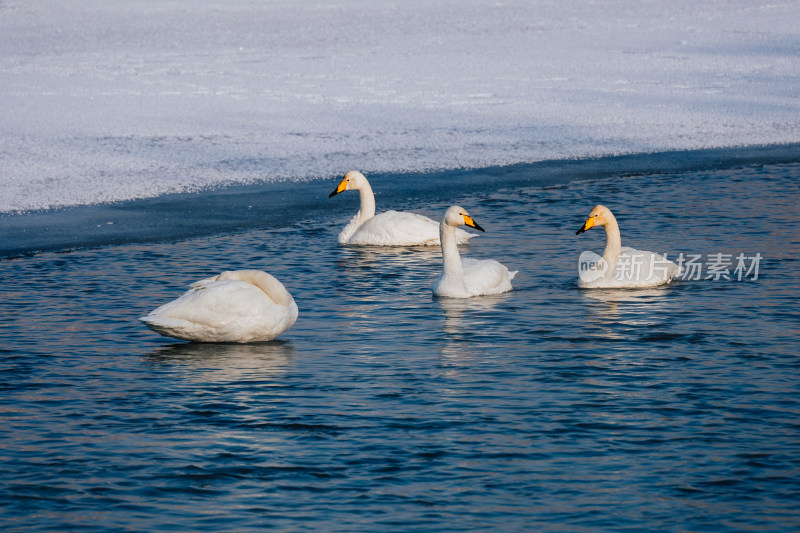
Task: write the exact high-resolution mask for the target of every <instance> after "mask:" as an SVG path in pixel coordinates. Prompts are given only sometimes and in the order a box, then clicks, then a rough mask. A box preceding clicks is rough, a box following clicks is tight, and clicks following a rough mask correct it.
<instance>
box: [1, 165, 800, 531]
mask: <svg viewBox="0 0 800 533" xmlns="http://www.w3.org/2000/svg"><path fill="white" fill-rule="evenodd" d="M334 185H335V183H331V184H328V183H325V184H321V186H320V189H321V190H320V194H324V195H327V193H328V192H330V190H329V189H332V188H333V186H334ZM457 185H458V184H454V187H453V189H452V190H454V191H458V193H457V195H455V196H454V197H453V200H452V202H451V201H446V202H444V201H441V199H439V198H438V197H434V196H433V195H431V196H430V197H421V198H420V197H415V198H414V199H413V201H411V200H409V201H407V202H399V203H398V202H395V203H392V204H391V205H381V204H380V201H381V200H380V196H379V209H381V208H383V209H387V208H401V209H402V208H411V209H413V208H419V207H422V209H420V210H421V211H422V212H424V213H426V214H428V215H430V216H435V217H437V218H438V217H440V216H441V214H442V213H443V212H444V209H445V208H446V207H447V206H448V205H449V204H450V203H456V202H458V203H460V204H461V205H463V206H464V207H465V208H467V209H468V210H469V211H470V213H471V214H472V215H473V216H474V218H475V219H476V221H478V223H479V224H481V225H482V226H483V227H485V228H486V230H487V231H486V233H485V234H481V235H480V236H479V237H477V238H476V239H473V240H472V245H471V246H469V247H465V248H463V249H462V253H463V254H465V255H470V256H473V257H478V258H487V257H492V258H495V259H498V260H500V261H502V262H503V263H505V264H506V265H508V266H509V267H510V268H512V269H518V270H519V271H520V273H519V275H518V277H517V279H516V280H515V283H514V285H515V290H514V291H513V292H511V293H509V294H506V295H502V296H499V297H484V298H477V299H471V300H466V301H451V300H437V299H434V298H433V297H432V296H431V290H430V287H431V284H432V282H433V280H434V279H435V277H436V276H437V275H438V273H439V271H440V268H441V266H440V253H439V250H438V249H423V248H411V249H368V250H361V249H352V248H343V247H340V246H339V245H338V244H337V243H336V235H337V233H338V231H339V229H340V228H341V226H342V225H343V224H344V223H345V222H346V221H347V219H348V218H349V217H350V216H351V215H352V214H353V212H354V211H355V210H356V202H357V197H356V195H355V194H349V195H340V197H337V198H336V199H331V200H330V204H329V205H330V207H329V208H328V211H327V212H314V213H313V214H312V215H311V216H310V217H309V218H306V219H301V220H299V221H294V220H293V221H291V223H289V224H287V225H284V226H283V227H281V226H280V225H279V224H278V225H277V226H276V227H275V228H273V229H269V230H252V231H242V232H225V233H223V234H220V235H215V236H205V237H198V238H194V239H191V240H185V239H178V240H173V241H171V242H165V243H160V244H131V245H119V246H109V247H105V248H99V249H91V250H82V251H73V252H69V253H43V254H38V255H33V256H30V257H22V258H18V259H13V260H6V261H2V262H0V275H2V287H1V288H0V294H2V300H1V301H0V310H2V314H1V315H0V369H1V371H2V375H3V380H2V382H1V383H0V413H2V430H0V462H1V464H2V468H0V487H2V492H0V510H1V511H2V514H1V518H0V521H1V522H2V525H3V527H4V529H5V530H6V531H44V530H65V529H76V530H81V531H101V530H115V531H118V530H130V531H189V530H191V531H202V530H206V531H218V530H231V531H232V530H235V531H248V530H261V529H267V528H270V529H273V530H276V531H354V530H363V531H367V530H370V531H372V530H386V531H412V530H413V531H420V530H426V531H486V530H503V531H513V530H516V531H523V530H526V531H536V530H539V531H600V530H602V531H642V530H651V531H714V532H719V531H740V530H754V529H755V530H759V531H792V530H797V529H798V528H800V511H798V509H800V507H798V502H800V481H798V478H799V476H800V417H799V416H798V415H800V373H799V372H798V371H799V370H800V364H799V361H798V348H799V347H800V344H799V343H798V336H799V334H800V311H798V305H797V304H798V294H799V293H800V278H799V277H798V274H797V273H798V270H800V263H799V262H798V261H799V260H800V231H799V230H798V228H799V227H800V217H799V216H798V205H800V164H782V165H751V166H744V167H739V168H732V169H725V170H717V171H714V170H708V171H706V170H704V171H700V172H682V173H676V174H663V175H657V176H608V177H607V178H604V179H600V180H598V179H591V180H588V179H587V180H578V181H575V182H572V183H569V184H565V185H558V186H551V187H545V186H530V187H527V186H520V187H512V188H509V189H497V190H494V191H492V190H490V189H487V188H484V189H482V190H480V191H478V192H473V193H471V192H470V191H469V188H468V187H463V188H459V187H458V186H457ZM597 203H603V204H604V205H607V206H608V207H610V208H611V209H612V210H613V211H614V212H615V214H616V216H617V218H618V220H619V222H620V225H621V228H622V235H623V243H626V244H629V245H631V246H635V247H638V248H641V249H647V250H653V251H657V252H660V253H664V252H666V253H668V254H669V256H670V257H676V256H677V255H678V254H680V253H684V254H702V255H703V257H704V259H705V258H706V257H707V255H708V254H717V253H724V254H732V256H733V257H735V256H736V255H737V254H740V253H744V254H745V255H746V256H748V257H752V256H754V255H755V254H756V253H760V254H761V255H762V257H763V259H762V260H761V261H760V263H759V271H758V278H757V279H753V278H754V275H753V273H751V275H750V276H747V277H746V278H745V279H742V280H741V281H738V280H735V279H734V280H724V279H720V280H714V279H708V280H707V279H698V280H685V281H680V282H678V283H675V284H674V285H672V286H669V287H667V288H663V289H653V290H638V291H581V290H578V289H577V288H576V280H577V258H578V255H579V254H580V252H581V251H583V250H586V249H591V250H595V251H598V252H599V251H601V250H602V248H603V245H604V235H603V232H602V231H598V230H593V231H590V232H588V233H586V234H583V235H581V236H575V235H574V233H575V230H576V229H578V227H579V226H580V225H581V224H582V223H583V221H584V220H585V217H586V215H587V214H588V212H589V211H590V210H591V208H592V207H593V206H594V205H595V204H597ZM238 268H260V269H264V270H267V271H269V272H271V273H273V274H274V275H276V276H277V277H278V278H279V279H281V280H282V281H284V283H285V284H286V286H287V287H288V288H289V290H290V291H291V292H292V293H293V295H294V297H295V299H296V301H297V303H298V305H299V307H300V318H299V319H298V321H297V323H296V324H295V326H294V327H293V328H292V329H290V330H289V331H288V332H286V333H284V334H283V335H281V336H280V338H279V340H277V341H274V342H271V343H264V344H252V345H242V346H239V345H200V344H191V343H183V342H178V341H172V340H169V339H167V338H163V337H159V336H158V335H156V334H155V333H153V332H151V331H149V330H148V329H147V328H145V327H144V326H143V325H142V324H140V323H139V322H138V321H137V320H136V319H137V318H138V317H139V316H142V315H144V314H146V313H147V312H148V311H150V310H151V309H153V308H154V307H156V306H158V305H160V304H162V303H164V302H166V301H168V300H170V299H173V298H175V297H177V296H178V295H180V294H181V293H182V292H183V291H184V290H186V288H187V286H188V284H189V283H191V282H193V281H195V280H198V279H201V278H203V277H206V276H208V275H210V274H213V273H217V272H219V271H222V270H225V269H238ZM731 268H733V267H731ZM703 278H705V271H704V272H703Z"/></svg>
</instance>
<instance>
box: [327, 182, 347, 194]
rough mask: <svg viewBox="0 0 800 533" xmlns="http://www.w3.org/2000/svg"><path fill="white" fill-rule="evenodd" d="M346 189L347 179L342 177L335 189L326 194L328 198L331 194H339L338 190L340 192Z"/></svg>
mask: <svg viewBox="0 0 800 533" xmlns="http://www.w3.org/2000/svg"><path fill="white" fill-rule="evenodd" d="M346 190H347V179H343V180H342V181H341V183H339V186H338V187H336V189H335V190H334V191H333V192H332V193H330V194H329V195H328V198H330V197H331V196H336V195H337V194H339V193H340V192H342V191H346Z"/></svg>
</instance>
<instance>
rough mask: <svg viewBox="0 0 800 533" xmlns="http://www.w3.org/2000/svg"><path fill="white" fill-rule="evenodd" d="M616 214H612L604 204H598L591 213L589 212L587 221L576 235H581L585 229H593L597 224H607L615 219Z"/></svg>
mask: <svg viewBox="0 0 800 533" xmlns="http://www.w3.org/2000/svg"><path fill="white" fill-rule="evenodd" d="M613 218H614V215H612V214H611V210H610V209H609V208H607V207H605V206H602V205H596V206H595V207H594V209H592V211H591V213H589V217H588V218H587V219H586V222H584V223H583V226H581V228H580V229H579V230H578V231H576V232H575V235H580V234H581V233H583V232H584V231H586V230H588V229H592V228H593V227H595V226H605V225H606V224H607V223H609V222H610V221H611V220H613Z"/></svg>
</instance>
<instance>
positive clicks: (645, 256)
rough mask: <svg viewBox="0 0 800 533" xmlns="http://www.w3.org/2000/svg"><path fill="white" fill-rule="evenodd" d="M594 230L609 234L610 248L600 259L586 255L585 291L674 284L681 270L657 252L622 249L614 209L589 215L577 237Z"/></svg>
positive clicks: (582, 281)
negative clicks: (598, 229)
mask: <svg viewBox="0 0 800 533" xmlns="http://www.w3.org/2000/svg"><path fill="white" fill-rule="evenodd" d="M594 227H602V228H603V229H605V232H606V248H605V250H604V251H603V256H602V257H600V256H598V255H597V254H595V253H593V252H583V253H582V254H581V257H580V260H579V265H578V275H579V276H578V286H579V287H581V288H585V289H604V288H618V289H625V288H628V289H636V288H647V287H657V286H659V285H664V284H666V283H670V282H671V281H672V280H673V279H674V278H675V277H676V276H679V275H680V272H681V269H680V267H678V265H676V264H675V263H673V262H672V261H670V260H669V259H667V258H666V257H663V256H661V255H659V254H657V253H654V252H648V251H644V250H637V249H635V248H630V247H627V246H622V239H621V237H620V233H619V224H618V223H617V219H616V218H615V217H614V215H613V214H612V213H611V210H610V209H608V208H607V207H605V206H602V205H598V206H595V208H594V209H592V211H591V212H590V213H589V216H588V217H587V218H586V222H584V223H583V226H581V227H580V228H579V229H578V231H576V232H575V234H576V235H580V234H581V233H583V232H585V231H587V230H590V229H592V228H594Z"/></svg>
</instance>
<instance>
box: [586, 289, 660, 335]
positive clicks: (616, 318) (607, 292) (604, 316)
mask: <svg viewBox="0 0 800 533" xmlns="http://www.w3.org/2000/svg"><path fill="white" fill-rule="evenodd" d="M670 290H671V289H670V288H669V287H668V286H664V287H661V288H653V289H594V290H582V291H581V296H582V297H583V298H584V299H585V301H586V302H587V303H588V304H589V305H587V306H586V318H587V321H590V322H593V323H595V324H597V325H599V326H600V327H601V329H602V330H603V332H604V336H606V337H607V338H609V339H621V338H624V337H627V336H628V332H627V331H625V330H620V329H619V326H620V325H622V326H626V327H633V328H641V327H660V326H662V325H663V324H664V323H665V321H667V320H668V319H669V318H668V317H669V316H670V315H671V311H672V309H673V306H672V305H671V304H670V300H669V299H668V296H669V294H670Z"/></svg>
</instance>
